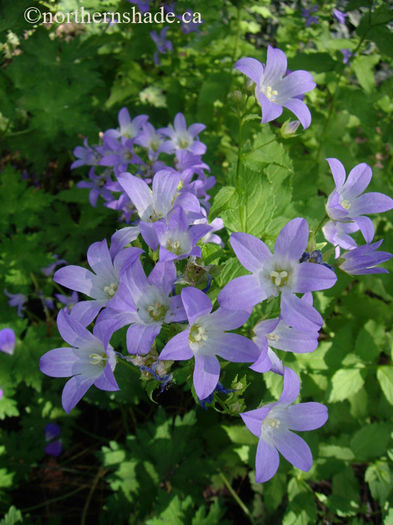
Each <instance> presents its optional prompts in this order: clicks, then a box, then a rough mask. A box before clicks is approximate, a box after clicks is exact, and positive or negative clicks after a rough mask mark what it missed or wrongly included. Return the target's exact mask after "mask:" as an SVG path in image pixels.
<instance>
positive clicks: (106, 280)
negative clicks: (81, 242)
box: [53, 240, 142, 326]
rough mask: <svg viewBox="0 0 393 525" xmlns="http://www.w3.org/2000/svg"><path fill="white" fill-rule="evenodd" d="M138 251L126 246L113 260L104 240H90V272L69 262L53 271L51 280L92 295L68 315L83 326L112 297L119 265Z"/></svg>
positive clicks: (138, 252) (134, 256) (88, 251)
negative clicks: (92, 241)
mask: <svg viewBox="0 0 393 525" xmlns="http://www.w3.org/2000/svg"><path fill="white" fill-rule="evenodd" d="M141 251H142V250H140V249H139V248H126V249H125V250H122V251H121V252H119V253H118V254H117V255H116V256H115V257H114V259H113V260H112V257H111V255H110V252H109V249H108V244H107V242H106V240H104V241H100V242H95V243H93V244H92V245H91V246H90V247H89V249H88V250H87V260H88V263H89V265H90V267H91V268H92V269H93V271H94V272H95V273H93V272H91V271H90V270H86V269H85V268H82V267H81V266H74V265H69V266H65V267H64V268H60V270H57V272H56V273H55V275H54V276H53V280H54V281H55V282H56V283H58V284H61V285H62V286H65V287H66V288H69V289H70V290H75V291H78V292H82V293H84V294H85V295H87V296H89V297H92V298H93V300H92V301H80V302H79V303H77V304H75V306H74V307H73V309H72V316H73V317H74V318H76V319H78V320H79V321H80V322H81V323H82V324H84V325H85V326H87V325H88V324H90V323H91V321H93V319H94V318H95V317H96V315H97V314H98V312H99V311H100V310H101V308H102V307H103V306H105V305H106V303H107V302H108V301H109V300H110V299H112V297H113V296H114V295H115V293H116V291H117V288H118V286H119V274H120V270H121V269H122V266H123V264H124V263H125V262H126V261H127V262H129V263H130V262H131V261H132V260H133V259H134V258H136V257H138V256H139V254H140V253H141Z"/></svg>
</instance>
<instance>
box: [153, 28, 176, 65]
mask: <svg viewBox="0 0 393 525" xmlns="http://www.w3.org/2000/svg"><path fill="white" fill-rule="evenodd" d="M168 29H169V27H168V26H166V27H164V28H163V29H162V31H161V32H160V34H157V33H156V32H155V31H151V32H150V36H151V38H152V40H153V42H154V43H155V44H156V46H157V51H155V52H154V57H153V59H154V63H155V64H156V65H157V66H159V65H161V61H160V58H159V55H158V53H162V54H166V52H167V51H173V46H172V42H171V41H170V40H167V39H166V34H167V32H168Z"/></svg>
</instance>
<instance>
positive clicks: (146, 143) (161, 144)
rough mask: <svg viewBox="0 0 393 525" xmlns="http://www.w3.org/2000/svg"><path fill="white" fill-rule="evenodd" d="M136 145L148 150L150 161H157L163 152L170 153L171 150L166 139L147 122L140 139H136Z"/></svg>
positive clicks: (139, 136)
mask: <svg viewBox="0 0 393 525" xmlns="http://www.w3.org/2000/svg"><path fill="white" fill-rule="evenodd" d="M135 144H138V145H139V146H143V147H144V148H146V149H147V150H148V156H149V160H151V161H155V160H157V158H158V155H159V154H160V153H161V152H165V153H169V152H170V150H171V147H170V145H169V144H168V142H165V137H164V135H162V133H160V132H159V131H158V130H155V129H154V127H153V126H152V125H151V124H150V123H149V122H147V123H146V124H145V125H144V126H143V128H142V131H141V132H140V133H139V135H138V137H137V138H136V139H135Z"/></svg>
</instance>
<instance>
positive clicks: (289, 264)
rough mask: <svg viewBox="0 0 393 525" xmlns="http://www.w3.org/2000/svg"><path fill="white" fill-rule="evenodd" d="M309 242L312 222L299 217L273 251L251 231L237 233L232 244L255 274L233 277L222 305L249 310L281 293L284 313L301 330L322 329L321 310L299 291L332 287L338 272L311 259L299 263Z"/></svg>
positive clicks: (223, 295)
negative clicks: (309, 226)
mask: <svg viewBox="0 0 393 525" xmlns="http://www.w3.org/2000/svg"><path fill="white" fill-rule="evenodd" d="M307 242H308V224H307V221H306V220H305V219H302V218H296V219H293V220H291V221H290V222H288V224H286V225H285V226H284V228H283V229H282V230H281V232H280V233H279V235H278V237H277V240H276V243H275V246H274V253H273V254H272V253H271V252H270V250H269V248H268V247H267V246H266V244H265V243H263V242H262V241H261V240H259V239H257V238H256V237H254V236H252V235H249V234H247V233H233V234H232V235H231V238H230V243H231V246H232V248H233V250H234V252H235V254H236V256H237V258H238V259H239V261H240V263H241V264H242V265H243V266H244V267H245V268H246V269H247V270H249V271H250V272H252V274H251V275H244V276H242V277H237V278H236V279H234V280H233V281H230V282H229V283H228V284H227V285H226V286H225V287H224V288H223V290H221V292H220V293H219V295H218V301H219V303H220V305H221V306H223V307H224V308H228V309H238V308H240V309H242V310H247V311H249V310H250V309H251V308H252V307H253V306H254V305H256V304H258V303H260V302H261V301H263V300H264V299H267V298H268V297H272V296H273V297H274V296H278V295H279V294H280V293H281V317H282V318H283V319H284V321H285V322H286V323H287V324H289V325H291V326H293V327H294V328H297V329H299V330H309V329H311V330H315V329H319V328H320V327H321V326H322V324H323V320H322V318H321V316H320V315H319V313H318V312H317V311H316V310H315V308H313V306H312V305H310V304H308V302H307V301H302V300H301V299H299V298H298V297H297V296H296V295H295V294H296V293H306V292H312V291H316V290H325V289H327V288H331V287H332V286H333V285H334V284H335V282H336V280H337V277H336V275H335V273H334V272H333V271H332V270H330V269H329V268H326V267H325V266H322V265H321V264H313V263H310V262H303V263H299V259H300V258H301V256H302V254H303V252H304V251H305V249H306V246H307Z"/></svg>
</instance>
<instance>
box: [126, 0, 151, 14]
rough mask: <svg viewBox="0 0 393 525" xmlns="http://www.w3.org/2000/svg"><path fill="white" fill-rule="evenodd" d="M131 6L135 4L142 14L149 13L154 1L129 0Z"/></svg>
mask: <svg viewBox="0 0 393 525" xmlns="http://www.w3.org/2000/svg"><path fill="white" fill-rule="evenodd" d="M128 1H129V2H130V4H135V5H136V6H138V9H139V11H140V12H141V13H143V14H144V13H148V12H149V9H150V3H151V1H152V0H128Z"/></svg>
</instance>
